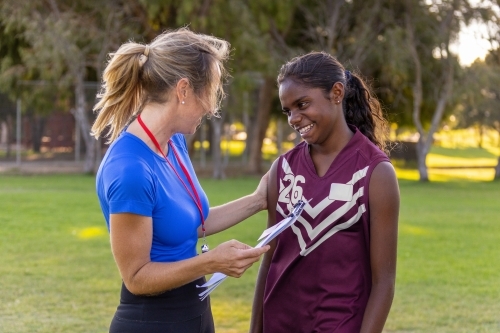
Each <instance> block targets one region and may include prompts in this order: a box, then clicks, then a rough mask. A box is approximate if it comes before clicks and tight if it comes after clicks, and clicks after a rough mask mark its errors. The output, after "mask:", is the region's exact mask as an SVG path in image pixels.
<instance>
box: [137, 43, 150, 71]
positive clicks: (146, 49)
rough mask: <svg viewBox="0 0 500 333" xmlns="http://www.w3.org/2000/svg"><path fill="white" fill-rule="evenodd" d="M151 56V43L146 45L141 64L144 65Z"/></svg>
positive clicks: (140, 59)
mask: <svg viewBox="0 0 500 333" xmlns="http://www.w3.org/2000/svg"><path fill="white" fill-rule="evenodd" d="M148 56H149V45H146V48H145V49H144V52H143V53H142V54H141V56H140V57H139V66H140V67H142V66H143V65H144V63H146V61H147V60H148V58H149V57H148Z"/></svg>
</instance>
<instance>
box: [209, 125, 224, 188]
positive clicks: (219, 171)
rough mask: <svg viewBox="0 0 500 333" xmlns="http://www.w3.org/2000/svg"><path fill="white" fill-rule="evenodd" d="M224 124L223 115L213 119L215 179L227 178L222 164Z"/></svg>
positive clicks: (212, 143) (211, 145)
mask: <svg viewBox="0 0 500 333" xmlns="http://www.w3.org/2000/svg"><path fill="white" fill-rule="evenodd" d="M223 124H224V119H222V117H221V118H213V119H212V142H211V144H210V147H211V148H212V163H213V174H212V177H213V178H214V179H224V178H226V174H225V173H224V166H223V164H222V154H221V149H220V142H221V136H222V125H223Z"/></svg>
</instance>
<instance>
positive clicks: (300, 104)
mask: <svg viewBox="0 0 500 333" xmlns="http://www.w3.org/2000/svg"><path fill="white" fill-rule="evenodd" d="M306 106H307V102H300V103H299V104H298V107H299V109H304V108H305V107H306Z"/></svg>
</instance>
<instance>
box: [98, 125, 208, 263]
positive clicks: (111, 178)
mask: <svg viewBox="0 0 500 333" xmlns="http://www.w3.org/2000/svg"><path fill="white" fill-rule="evenodd" d="M171 140H172V143H173V145H174V146H175V149H176V150H177V153H178V156H179V158H180V159H181V161H182V163H183V164H184V166H185V167H186V169H187V170H188V172H189V174H190V177H191V180H192V181H193V184H194V186H195V188H196V190H197V191H198V196H199V197H200V200H201V203H202V210H203V215H204V217H205V218H206V217H207V216H208V212H209V203H208V198H207V196H206V194H205V192H204V191H203V189H202V188H201V186H200V183H199V181H198V179H197V177H196V174H195V172H194V169H193V165H192V164H191V161H190V159H189V155H188V152H187V148H186V140H185V139H184V136H183V135H182V134H176V135H174V136H173V137H172V139H171ZM167 158H168V160H169V161H170V163H171V165H172V166H173V167H174V168H175V170H176V172H177V174H178V175H179V176H180V177H181V178H182V180H183V181H184V184H185V185H186V186H187V188H188V189H189V190H190V191H192V190H191V186H190V185H189V181H188V179H187V178H186V176H185V174H184V172H183V171H182V169H181V167H180V164H179V161H178V160H177V159H176V157H175V154H174V153H173V151H172V149H169V151H168V153H167ZM96 190H97V196H98V198H99V203H100V205H101V209H102V212H103V214H104V218H105V219H106V224H107V227H108V230H109V221H110V214H118V213H133V214H137V215H143V216H148V217H152V221H153V239H152V244H151V252H150V256H151V261H154V262H174V261H179V260H183V259H188V258H191V257H194V256H195V255H196V243H197V241H198V234H197V229H198V227H199V226H200V225H201V217H200V212H199V210H198V208H197V206H196V204H195V201H194V200H193V198H192V197H191V196H190V195H189V193H188V192H187V190H186V187H185V186H184V185H183V184H182V182H181V181H180V180H179V178H178V176H177V175H176V173H175V172H174V170H173V169H172V167H171V166H169V165H168V163H167V161H166V160H165V158H163V157H162V156H160V155H158V154H156V153H155V152H154V151H153V150H151V149H150V148H149V147H148V146H147V145H146V143H144V142H143V141H142V140H141V139H139V138H138V137H136V136H135V135H133V134H130V133H128V132H123V133H122V134H121V135H120V136H119V137H118V139H116V140H115V141H114V142H113V143H112V144H111V146H110V147H109V149H108V151H107V152H106V154H105V156H104V158H103V160H102V162H101V165H100V167H99V170H98V172H97V178H96Z"/></svg>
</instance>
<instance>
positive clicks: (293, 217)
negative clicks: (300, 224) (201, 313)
mask: <svg viewBox="0 0 500 333" xmlns="http://www.w3.org/2000/svg"><path fill="white" fill-rule="evenodd" d="M305 204H306V203H305V202H304V201H302V200H299V202H297V204H295V206H294V207H293V210H292V212H291V213H290V215H288V217H287V218H285V219H284V220H283V221H281V222H279V223H277V224H276V225H274V226H272V227H270V228H268V229H266V230H264V232H263V233H262V235H261V236H260V237H259V239H258V241H260V242H259V243H258V244H257V245H255V248H259V247H263V246H265V245H267V244H268V243H269V242H270V241H272V240H273V239H274V238H275V237H276V236H278V235H279V234H280V233H282V232H283V230H285V229H286V228H288V227H289V226H291V225H292V224H293V223H295V221H297V218H298V217H299V216H300V214H301V213H302V210H303V209H304V206H305ZM226 278H227V275H225V274H222V273H218V272H217V273H214V274H213V275H212V277H211V278H210V280H208V281H207V282H206V283H204V284H203V285H201V286H198V285H197V286H196V287H197V288H207V289H206V290H204V291H203V292H201V293H199V294H198V296H199V297H200V301H203V300H204V299H205V298H207V297H208V295H210V293H211V292H212V291H214V290H215V288H217V287H218V286H219V285H220V284H221V283H222V282H223V281H224V280H225V279H226Z"/></svg>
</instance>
